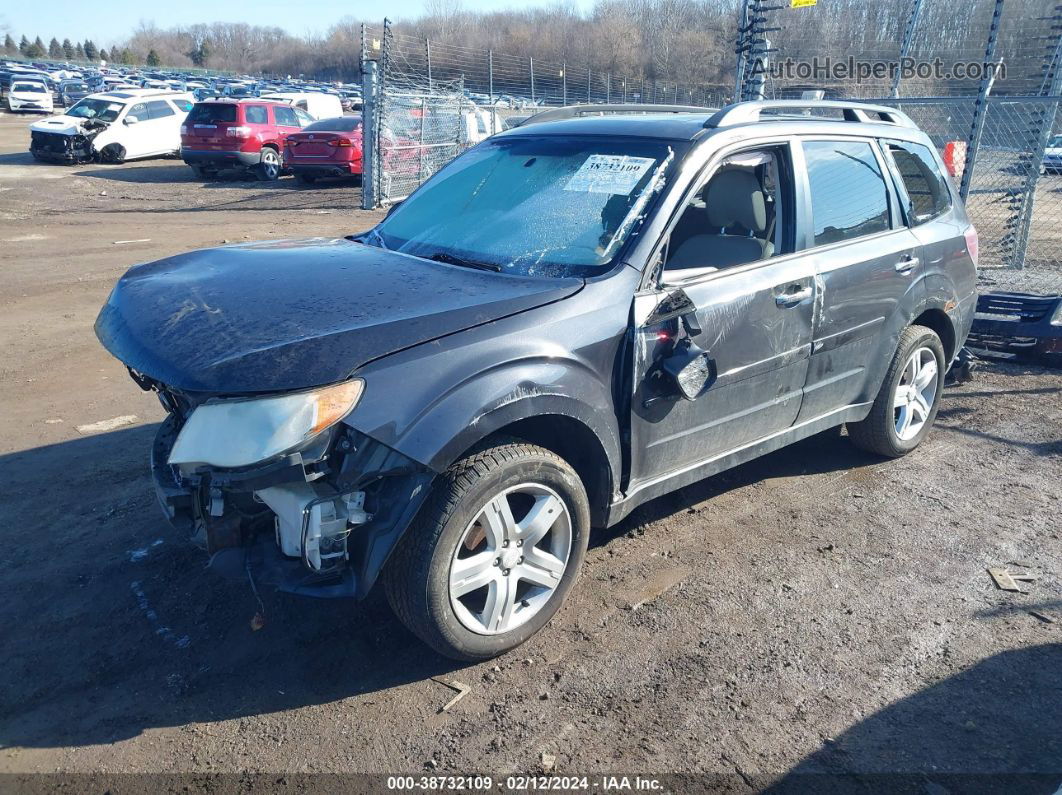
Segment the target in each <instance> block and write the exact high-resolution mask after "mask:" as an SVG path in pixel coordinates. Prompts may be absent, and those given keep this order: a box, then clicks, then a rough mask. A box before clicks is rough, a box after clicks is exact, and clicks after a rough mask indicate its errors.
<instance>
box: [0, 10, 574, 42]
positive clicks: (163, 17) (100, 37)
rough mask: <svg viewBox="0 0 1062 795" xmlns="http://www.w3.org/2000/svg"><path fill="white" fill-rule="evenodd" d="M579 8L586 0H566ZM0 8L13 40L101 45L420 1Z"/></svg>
mask: <svg viewBox="0 0 1062 795" xmlns="http://www.w3.org/2000/svg"><path fill="white" fill-rule="evenodd" d="M555 2H556V0H512V1H511V2H509V1H508V0H500V1H499V0H462V3H461V7H462V8H464V9H465V10H469V11H483V10H489V9H493V8H514V7H529V6H544V5H553V4H555ZM570 2H572V3H573V4H574V5H576V6H577V7H579V8H581V9H587V8H589V7H590V6H591V5H592V4H593V3H592V0H570ZM4 5H5V6H7V7H6V8H4V9H3V10H0V25H2V26H6V28H7V30H8V32H10V33H11V34H12V35H13V36H14V37H15V39H16V40H17V39H18V37H19V36H22V35H25V36H26V37H28V38H29V39H30V40H31V41H32V40H33V38H34V37H35V36H40V37H41V38H42V39H43V40H44V43H45V44H47V43H48V39H50V38H51V37H52V36H55V37H56V38H58V39H59V40H60V41H62V40H63V38H64V37H65V38H69V39H70V40H71V41H78V40H83V39H92V40H93V41H94V42H96V44H97V45H100V46H107V45H109V44H112V43H114V42H117V41H122V40H123V39H125V37H126V36H127V35H128V33H129V32H130V31H131V30H132V29H133V28H134V27H135V26H136V24H137V22H139V21H140V20H141V19H144V20H148V21H153V22H154V23H155V24H156V25H158V26H159V27H160V28H168V27H172V26H174V25H180V24H193V23H195V22H216V21H221V22H248V23H251V24H261V25H276V26H278V27H281V28H284V29H286V30H288V31H289V32H290V33H293V34H296V35H303V34H305V33H308V32H312V31H321V32H323V31H325V30H327V29H328V27H329V26H330V25H331V24H332V23H334V22H336V21H337V20H339V19H340V18H342V17H345V16H353V17H357V18H359V19H360V18H365V19H366V20H367V21H372V20H375V19H377V18H379V20H380V21H383V17H384V15H385V13H386V15H387V16H389V17H391V19H402V18H409V17H415V16H418V15H419V14H420V13H421V12H422V11H423V9H424V2H423V0H388V2H387V3H386V4H380V3H365V2H354V3H349V4H346V3H338V4H336V3H324V4H318V3H313V4H311V3H307V2H300V0H295V2H292V0H224V1H223V2H220V3H219V2H217V0H170V1H169V2H161V3H160V2H155V1H154V0H100V1H99V2H87V1H86V0H48V2H11V3H5V4H4Z"/></svg>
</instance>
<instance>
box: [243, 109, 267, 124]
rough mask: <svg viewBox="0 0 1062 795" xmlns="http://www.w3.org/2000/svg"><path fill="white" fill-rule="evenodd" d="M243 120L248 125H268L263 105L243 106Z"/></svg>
mask: <svg viewBox="0 0 1062 795" xmlns="http://www.w3.org/2000/svg"><path fill="white" fill-rule="evenodd" d="M243 118H244V120H245V121H246V122H247V123H248V124H269V113H268V112H267V111H266V109H265V106H264V105H247V106H245V107H244V109H243Z"/></svg>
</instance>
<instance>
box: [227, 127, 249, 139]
mask: <svg viewBox="0 0 1062 795" xmlns="http://www.w3.org/2000/svg"><path fill="white" fill-rule="evenodd" d="M225 135H227V136H228V137H229V138H250V137H251V128H250V127H229V128H228V129H227V130H225Z"/></svg>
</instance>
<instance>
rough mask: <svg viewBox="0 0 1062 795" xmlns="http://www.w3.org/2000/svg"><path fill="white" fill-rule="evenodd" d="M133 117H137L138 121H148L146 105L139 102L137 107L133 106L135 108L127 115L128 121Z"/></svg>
mask: <svg viewBox="0 0 1062 795" xmlns="http://www.w3.org/2000/svg"><path fill="white" fill-rule="evenodd" d="M131 116H133V117H136V120H137V121H147V119H148V114H147V107H145V105H144V103H142V102H138V103H137V104H136V105H133V107H131V108H130V109H129V112H128V113H126V114H125V117H126V118H127V119H128V118H129V117H131Z"/></svg>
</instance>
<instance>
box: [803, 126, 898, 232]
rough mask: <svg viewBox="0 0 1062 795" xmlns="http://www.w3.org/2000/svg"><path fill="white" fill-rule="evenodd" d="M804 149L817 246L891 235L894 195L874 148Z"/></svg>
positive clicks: (827, 144)
mask: <svg viewBox="0 0 1062 795" xmlns="http://www.w3.org/2000/svg"><path fill="white" fill-rule="evenodd" d="M803 146H804V157H805V159H806V160H807V164H808V183H809V185H810V187H811V215H812V221H813V224H814V231H815V245H816V246H822V245H826V244H828V243H837V242H839V241H842V240H853V239H855V238H857V237H863V236H865V235H872V234H874V233H876V232H884V231H886V230H887V229H889V192H888V188H887V187H886V186H885V179H884V177H883V176H882V173H881V169H880V168H879V166H878V161H877V158H875V157H874V149H873V148H872V147H871V145H870V144H869V143H866V142H864V141H807V142H805V143H804V144H803Z"/></svg>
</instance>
